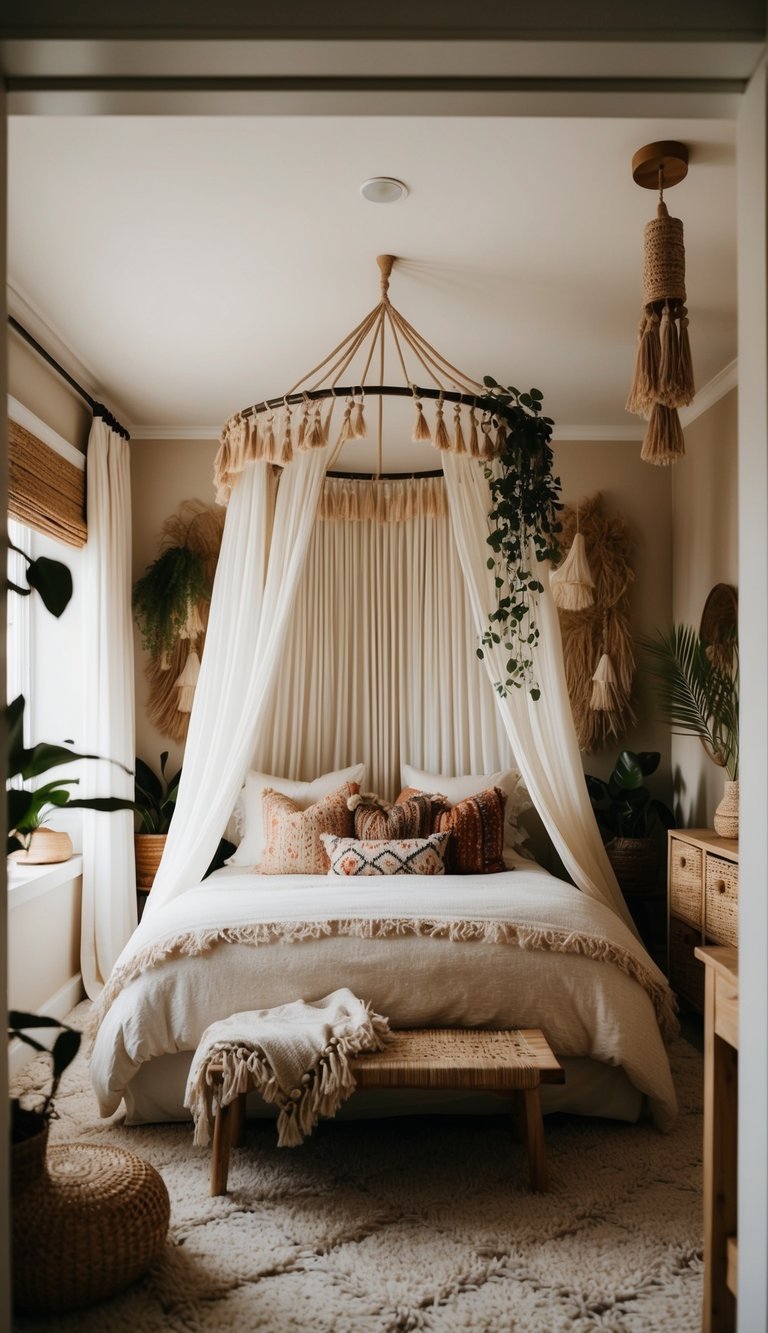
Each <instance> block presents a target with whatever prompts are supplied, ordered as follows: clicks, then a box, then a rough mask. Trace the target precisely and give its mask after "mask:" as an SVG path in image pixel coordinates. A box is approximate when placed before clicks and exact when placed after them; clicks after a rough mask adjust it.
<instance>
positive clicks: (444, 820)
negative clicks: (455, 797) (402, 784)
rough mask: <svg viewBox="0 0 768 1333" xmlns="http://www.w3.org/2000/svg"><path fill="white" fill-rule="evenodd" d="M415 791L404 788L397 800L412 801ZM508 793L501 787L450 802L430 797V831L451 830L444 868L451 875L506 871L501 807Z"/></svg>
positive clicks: (503, 805)
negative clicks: (453, 803)
mask: <svg viewBox="0 0 768 1333" xmlns="http://www.w3.org/2000/svg"><path fill="white" fill-rule="evenodd" d="M415 795H416V792H415V791H414V789H413V788H412V787H406V788H405V789H404V790H403V791H401V793H400V795H399V796H398V798H397V799H398V801H404V800H405V801H407V800H412V799H413V798H414V796H415ZM506 803H507V794H506V792H504V791H502V789H501V787H490V788H489V789H488V791H481V792H478V793H477V795H476V796H467V797H465V798H464V800H463V801H457V802H456V804H455V805H451V804H450V802H449V801H447V800H446V798H445V797H444V796H437V795H433V796H432V830H433V832H434V833H450V834H451V835H452V836H451V844H450V848H449V852H448V856H447V858H446V869H447V870H448V873H449V874H453V875H492V874H497V873H498V872H499V871H501V870H505V869H506V867H505V865H504V856H503V853H504V808H505V806H506Z"/></svg>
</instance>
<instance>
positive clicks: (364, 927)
mask: <svg viewBox="0 0 768 1333" xmlns="http://www.w3.org/2000/svg"><path fill="white" fill-rule="evenodd" d="M329 935H341V936H356V937H357V938H359V939H386V938H388V937H390V936H392V935H419V936H424V937H429V938H432V939H448V940H451V941H454V942H457V943H461V942H464V941H465V940H480V941H482V942H483V943H485V944H516V945H517V947H518V948H519V949H530V950H543V951H545V952H548V953H572V954H580V955H582V956H583V957H585V958H594V959H595V960H596V961H597V962H601V963H611V964H612V965H613V966H614V967H618V968H619V970H620V971H621V972H624V973H626V975H627V976H628V977H632V979H633V981H636V982H637V983H638V985H640V986H642V988H643V990H644V991H645V992H646V993H647V994H648V996H649V997H650V999H651V1001H652V1003H653V1007H654V1010H655V1013H656V1020H657V1022H658V1024H659V1030H660V1031H661V1035H662V1037H663V1038H664V1041H665V1042H667V1043H669V1042H671V1041H673V1040H674V1038H675V1037H676V1036H677V1035H678V1033H679V1031H680V1025H679V1023H678V1021H677V1002H676V1000H675V997H674V994H673V992H672V991H671V990H670V988H669V986H667V985H666V983H665V982H663V981H657V980H656V978H655V977H654V976H653V975H652V974H651V973H650V972H649V971H648V969H647V968H646V967H645V966H644V964H643V963H641V962H640V960H639V959H637V958H635V956H634V954H631V953H630V952H629V950H628V949H623V948H622V947H621V946H620V945H616V944H612V943H611V942H610V940H605V939H601V938H600V937H598V936H595V935H586V934H583V933H581V932H579V931H567V930H554V929H549V928H541V927H535V926H520V925H516V924H515V923H514V922H511V921H467V920H466V919H464V918H462V919H460V920H458V921H440V920H434V919H432V918H429V917H382V918H378V919H375V920H370V921H369V920H365V919H364V918H361V917H352V918H349V919H347V920H338V921H270V922H266V921H264V922H259V923H258V924H252V925H248V926H215V927H211V928H209V929H207V930H196V931H188V932H185V933H183V934H180V935H169V936H168V938H167V939H165V940H160V941H159V942H158V943H156V944H150V945H147V946H146V948H144V949H141V950H140V951H139V953H137V954H135V955H134V956H133V958H130V959H128V961H127V962H125V963H123V964H122V966H121V967H119V968H115V969H114V971H113V972H112V974H111V976H110V977H109V980H108V981H107V984H106V986H105V987H104V989H103V991H102V992H101V995H100V996H99V998H98V1000H97V1002H96V1004H95V1005H94V1007H93V1010H92V1013H91V1018H90V1020H89V1024H88V1028H87V1031H88V1034H89V1036H90V1038H91V1040H93V1039H94V1038H95V1036H96V1033H97V1032H98V1030H99V1027H100V1025H101V1022H102V1020H103V1019H104V1017H105V1015H106V1014H107V1012H108V1010H109V1009H110V1008H111V1006H112V1004H113V1003H114V1001H115V999H116V998H117V996H118V995H119V993H120V991H121V990H122V989H123V988H124V987H125V986H128V985H130V983H131V982H132V981H135V980H136V978H137V977H138V976H140V975H141V973H142V972H146V970H147V969H148V968H150V967H158V966H159V965H160V964H161V963H164V962H166V961H167V960H168V959H169V958H184V957H187V958H194V957H199V956H200V955H201V954H204V953H208V951H209V950H210V949H213V948H214V947H215V945H217V944H249V945H262V944H275V943H278V942H283V943H286V944H293V943H295V942H297V941H302V940H319V939H322V938H323V936H329Z"/></svg>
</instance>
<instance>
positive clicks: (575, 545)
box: [549, 509, 595, 611]
mask: <svg viewBox="0 0 768 1333" xmlns="http://www.w3.org/2000/svg"><path fill="white" fill-rule="evenodd" d="M549 584H550V587H551V589H552V597H553V599H554V602H555V606H558V607H559V608H560V610H561V611H585V610H586V608H587V607H588V606H594V603H595V594H594V586H595V581H594V579H593V578H592V571H591V569H590V568H589V561H588V559H587V548H586V546H585V544H584V537H583V534H582V533H581V532H579V511H578V509H577V510H576V533H575V535H574V538H573V542H572V543H571V549H570V551H569V552H568V554H567V556H566V557H565V560H564V561H563V563H562V564H561V565H559V566H558V568H557V569H555V570H554V571H553V572H552V574H550V576H549Z"/></svg>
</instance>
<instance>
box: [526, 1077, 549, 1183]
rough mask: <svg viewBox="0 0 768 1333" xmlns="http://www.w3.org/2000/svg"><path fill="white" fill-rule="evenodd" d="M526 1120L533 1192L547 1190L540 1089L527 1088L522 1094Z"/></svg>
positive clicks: (529, 1168) (529, 1167)
mask: <svg viewBox="0 0 768 1333" xmlns="http://www.w3.org/2000/svg"><path fill="white" fill-rule="evenodd" d="M521 1096H522V1100H523V1115H524V1119H525V1141H526V1144H527V1147H528V1170H529V1173H530V1179H531V1189H532V1190H545V1189H546V1188H547V1183H548V1182H547V1153H546V1148H545V1146H544V1120H543V1117H542V1114H541V1095H540V1093H539V1089H538V1088H526V1089H525V1090H524V1091H523V1092H522V1094H521Z"/></svg>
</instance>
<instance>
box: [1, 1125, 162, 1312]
mask: <svg viewBox="0 0 768 1333" xmlns="http://www.w3.org/2000/svg"><path fill="white" fill-rule="evenodd" d="M170 1214H171V1206H170V1201H169V1199H168V1191H167V1189H166V1187H165V1184H164V1182H163V1179H162V1177H161V1176H160V1175H158V1173H157V1171H156V1170H155V1168H154V1167H153V1166H150V1164H149V1162H144V1161H142V1159H141V1158H140V1157H136V1156H135V1155H134V1154H133V1153H130V1152H126V1151H125V1149H124V1148H116V1147H109V1146H102V1145H93V1144H89V1143H66V1144H61V1145H57V1146H55V1147H50V1148H49V1149H48V1152H47V1155H46V1158H45V1165H44V1167H43V1170H42V1172H41V1174H40V1175H39V1177H38V1178H37V1179H36V1180H35V1181H34V1182H33V1183H31V1184H29V1185H28V1186H27V1187H26V1188H24V1189H22V1190H21V1191H20V1192H18V1193H14V1199H13V1286H14V1303H15V1305H16V1308H17V1309H18V1310H24V1311H37V1312H40V1313H49V1314H52V1313H58V1312H60V1311H64V1310H72V1309H77V1308H79V1307H81V1306H85V1305H93V1304H95V1303H96V1302H98V1301H103V1300H106V1299H107V1297H109V1296H113V1295H114V1294H115V1293H116V1292H118V1291H121V1290H122V1288H123V1287H127V1286H128V1284H129V1283H131V1282H135V1280H136V1279H137V1278H138V1277H141V1275H142V1273H144V1272H145V1271H146V1269H147V1268H148V1267H149V1265H150V1264H151V1263H152V1260H153V1259H155V1258H156V1257H157V1255H158V1254H159V1253H160V1251H161V1250H162V1248H163V1245H164V1243H165V1238H166V1235H167V1232H168V1222H169V1219H170Z"/></svg>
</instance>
